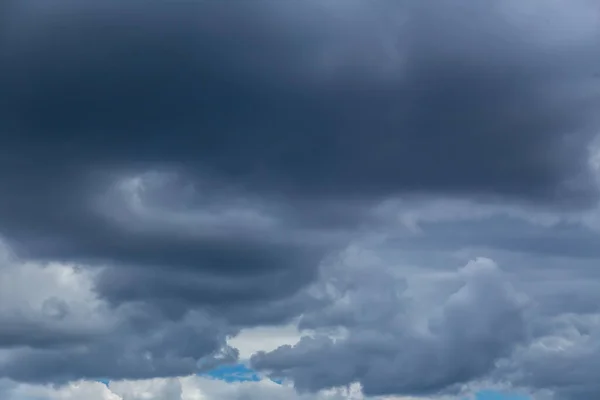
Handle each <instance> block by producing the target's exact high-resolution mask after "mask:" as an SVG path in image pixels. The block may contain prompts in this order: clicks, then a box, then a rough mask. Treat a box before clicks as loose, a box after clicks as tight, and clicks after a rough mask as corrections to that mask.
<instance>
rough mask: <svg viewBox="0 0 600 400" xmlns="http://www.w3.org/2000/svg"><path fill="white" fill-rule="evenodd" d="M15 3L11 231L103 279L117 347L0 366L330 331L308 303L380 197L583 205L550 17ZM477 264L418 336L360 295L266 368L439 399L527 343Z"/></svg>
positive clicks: (586, 95) (7, 38)
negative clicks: (457, 298) (249, 335)
mask: <svg viewBox="0 0 600 400" xmlns="http://www.w3.org/2000/svg"><path fill="white" fill-rule="evenodd" d="M6 4H8V6H6V7H5V9H3V11H4V10H6V12H4V13H3V14H4V15H3V16H2V17H1V18H3V19H1V20H0V21H2V22H1V23H2V26H1V27H0V28H1V29H0V139H1V146H0V192H1V193H2V196H0V233H1V234H2V235H3V237H4V239H5V240H6V242H7V243H9V244H10V246H11V247H12V248H13V249H14V250H15V251H16V252H17V253H18V254H19V255H20V256H22V257H23V258H27V259H36V260H43V261H62V262H75V263H80V264H84V265H86V264H87V265H93V266H94V267H98V268H99V269H98V270H95V271H96V272H97V274H96V275H94V290H95V292H96V293H97V294H98V295H99V297H100V299H99V300H101V301H107V302H108V304H110V306H112V309H113V310H116V311H115V312H118V310H122V309H126V310H128V311H127V312H123V314H119V316H120V318H121V320H120V323H119V324H118V325H119V329H116V330H115V331H113V333H112V334H108V335H106V334H104V335H100V338H98V337H96V336H93V335H92V337H88V336H85V337H83V338H82V339H81V340H82V341H83V342H84V343H85V344H84V345H81V346H73V347H70V348H67V349H61V350H60V351H58V350H56V349H54V348H52V346H51V345H50V343H51V342H50V341H48V338H52V337H53V336H52V334H53V332H51V331H47V330H45V329H46V328H43V329H42V328H40V330H41V333H40V335H38V336H35V335H32V336H30V339H28V342H29V344H33V345H34V346H32V347H31V348H19V349H18V351H17V352H15V353H11V354H9V356H8V357H6V358H2V359H0V376H9V377H10V378H12V379H16V380H23V381H52V380H68V379H76V378H80V377H87V378H93V377H99V376H101V375H102V376H110V377H114V378H141V377H151V376H170V375H178V374H190V373H194V372H195V371H196V370H198V369H199V368H200V367H199V366H198V362H199V361H201V360H203V359H204V357H209V358H210V356H211V355H212V353H213V352H214V351H217V350H218V348H219V347H220V346H222V345H223V343H224V340H225V338H226V336H228V335H232V334H235V333H236V332H237V330H238V329H239V328H241V327H243V326H252V325H253V324H258V323H262V324H276V323H278V322H283V321H286V322H287V321H289V320H290V319H291V318H293V317H295V316H298V315H299V314H301V313H302V312H306V311H311V313H309V314H308V315H309V316H310V315H312V316H313V320H312V324H314V327H317V328H318V327H319V326H321V325H327V324H332V322H331V321H328V320H327V318H329V317H330V316H329V315H326V314H327V311H328V309H327V308H325V311H323V314H319V313H318V312H317V311H315V310H318V309H322V308H323V305H324V304H328V303H327V301H326V300H324V299H322V298H318V297H314V296H312V295H311V294H309V292H308V291H306V287H307V285H309V283H310V282H312V281H314V280H315V279H317V277H318V276H319V275H318V270H317V267H318V266H319V261H320V260H321V259H322V258H323V257H324V256H325V255H327V254H328V252H334V251H335V250H336V249H338V248H339V246H340V245H341V244H343V243H344V241H345V240H346V239H347V238H348V232H349V231H352V230H353V229H354V228H361V229H366V228H373V226H372V225H369V224H370V223H371V222H372V221H371V220H369V219H368V217H367V216H368V210H369V207H370V206H372V205H374V204H377V203H378V202H380V201H382V200H385V199H386V198H387V197H388V196H393V195H405V194H406V195H409V194H410V195H415V194H416V195H424V196H426V197H427V196H454V195H456V196H463V197H470V198H474V199H477V200H479V199H487V198H494V199H500V200H506V201H511V202H513V201H514V202H518V203H521V202H525V203H530V204H531V203H536V204H539V205H543V206H549V205H551V206H559V207H581V206H585V205H589V204H590V203H591V202H593V201H594V200H595V199H596V189H595V186H594V185H593V177H592V176H591V173H590V171H589V170H588V166H587V156H588V154H587V145H588V143H589V141H590V139H591V135H592V134H595V133H596V131H595V129H594V123H596V122H597V121H596V119H597V117H596V114H597V112H596V110H595V106H597V105H598V103H597V96H596V95H597V93H596V92H594V90H595V89H597V86H594V85H595V83H594V82H595V81H594V79H593V73H594V72H595V71H596V70H597V69H598V68H597V66H598V64H597V63H598V56H597V51H596V50H597V48H598V47H597V46H596V45H597V44H598V43H597V40H596V39H591V40H588V39H586V38H585V37H582V38H579V37H577V36H576V35H575V33H573V35H574V36H573V37H572V40H571V39H569V40H562V41H561V40H558V39H556V38H555V37H552V35H550V34H548V32H546V31H544V29H542V28H543V27H541V26H540V24H541V23H542V22H543V21H542V19H543V18H533V20H532V21H527V22H526V23H523V21H521V23H517V22H516V20H515V19H514V18H512V17H513V16H514V15H513V14H514V13H517V12H518V10H512V11H511V10H510V9H507V10H508V11H507V10H504V11H506V12H503V9H502V7H500V8H498V7H492V6H489V5H486V4H481V3H478V2H475V1H460V2H459V3H457V4H456V6H455V5H445V4H441V3H438V2H428V1H427V2H405V3H403V4H402V5H399V4H398V3H396V2H392V1H382V2H380V3H378V4H374V3H372V2H363V1H355V2H341V1H340V2H335V1H334V2H327V4H325V3H319V2H296V3H292V2H265V1H257V2H243V3H242V2H236V3H235V5H234V3H231V2H227V3H225V2H216V1H215V2H210V1H203V2H197V3H186V4H185V5H182V4H169V5H167V4H166V3H163V4H153V5H148V4H143V3H142V2H137V1H125V2H116V1H109V2H102V4H100V3H98V2H91V1H88V2H73V1H58V2H54V3H53V4H52V5H51V6H49V5H48V4H46V3H45V2H42V1H35V0H31V1H23V2H10V3H6ZM6 15H8V18H7V17H6ZM4 21H6V23H4ZM569 38H571V37H570V36H569ZM595 96H596V97H595ZM365 221H366V222H365ZM365 225H366V227H365ZM501 239H503V240H505V241H506V242H509V241H510V238H509V239H506V238H505V237H504V236H503V237H502V238H501ZM473 240H475V239H473ZM482 240H483V239H482ZM536 240H537V239H536V238H532V239H531V240H530V241H529V242H527V244H526V245H527V247H535V248H547V247H548V246H549V244H548V243H549V242H547V241H544V243H541V242H538V241H536ZM475 242H476V243H479V242H477V240H475ZM514 242H515V240H513V241H512V242H510V243H508V244H506V245H505V247H515V246H517V245H520V246H525V245H524V244H523V243H522V242H519V243H516V244H515V243H514ZM499 247H502V244H500V246H499ZM552 247H553V248H554V247H555V246H554V243H553V244H552ZM577 249H579V247H578V248H577ZM485 271H487V272H485ZM485 271H484V272H483V275H482V276H483V278H482V279H479V278H477V277H478V276H480V275H477V274H475V275H476V277H475V278H473V279H474V280H473V281H471V280H468V283H467V284H466V286H465V287H466V289H464V290H466V292H467V294H466V296H467V299H466V300H465V301H464V302H462V303H461V302H459V304H456V303H452V304H449V305H448V304H447V305H446V306H447V307H446V308H445V309H444V313H443V315H442V316H441V317H440V319H439V321H437V323H438V325H437V326H432V327H431V329H433V330H434V331H435V334H434V335H433V336H432V337H425V336H419V335H415V336H413V337H408V336H406V334H405V332H404V328H405V326H393V327H390V326H388V325H387V324H390V323H392V322H393V321H392V320H390V319H389V318H388V317H390V316H395V314H394V312H395V310H396V308H395V307H400V306H402V305H403V304H402V302H401V301H400V300H398V299H396V298H394V297H393V296H392V297H389V298H384V299H377V298H373V297H371V296H375V294H377V293H380V292H385V293H387V292H386V291H385V290H389V292H390V293H392V292H394V288H392V287H389V284H390V283H387V282H386V280H385V279H386V278H387V276H386V275H385V274H384V275H382V277H383V278H382V279H383V280H376V279H375V280H376V283H377V285H371V286H367V289H368V293H366V292H360V295H359V296H358V298H356V299H355V302H354V303H352V305H353V306H355V307H356V309H357V310H362V309H376V310H377V312H378V313H379V314H377V313H375V314H374V315H373V316H372V317H371V318H370V319H369V318H367V320H363V319H361V318H363V317H362V316H361V315H359V314H360V313H359V314H351V315H336V316H335V317H336V318H342V322H343V323H344V324H347V325H349V326H348V327H349V328H350V333H349V337H348V338H347V339H345V340H343V341H341V342H336V343H333V342H331V341H329V340H328V339H314V340H305V341H303V342H302V343H301V345H299V346H298V347H296V348H292V349H289V348H288V349H285V348H284V349H280V350H278V351H276V352H274V353H271V354H261V355H259V356H257V357H256V358H255V362H256V364H257V366H261V367H265V368H272V369H275V370H278V372H281V373H282V374H283V375H287V376H292V377H293V378H295V380H296V385H297V386H298V387H299V388H302V389H307V390H315V389H318V388H321V387H327V386H331V385H335V384H343V383H348V382H350V381H353V380H359V381H361V382H362V383H363V385H364V387H365V390H366V391H367V392H369V393H373V394H377V393H400V392H402V393H426V392H427V393H430V392H431V393H432V392H435V391H437V390H444V389H448V388H449V387H452V386H453V385H454V384H456V383H466V382H468V381H470V380H473V379H478V378H481V377H483V376H485V375H486V374H488V372H490V371H491V370H492V369H493V367H494V363H495V362H496V361H497V360H498V359H500V358H502V357H505V356H507V355H508V354H509V353H510V352H511V350H512V349H513V347H514V345H515V344H516V343H520V342H521V341H522V340H523V337H524V331H525V329H524V327H523V315H522V309H521V308H520V304H518V302H516V300H515V298H513V297H512V293H508V292H504V287H503V286H502V287H501V286H497V285H500V283H498V282H496V281H495V280H494V279H493V278H490V277H489V276H488V275H487V274H488V273H489V271H488V270H485ZM343 275H344V274H343V273H341V274H340V276H343ZM491 275H493V276H495V275H494V273H491ZM340 279H341V278H340ZM469 279H471V278H469ZM365 280H366V281H367V282H368V279H366V278H365ZM390 282H392V283H394V282H395V281H393V280H391V281H390ZM395 283H397V282H395ZM386 285H388V286H386ZM367 289H365V290H367ZM461 293H464V291H463V292H461ZM482 304H485V306H486V307H485V308H486V310H483V309H482V308H481V305H482ZM147 310H151V311H147ZM198 310H210V312H208V314H207V315H205V314H202V313H200V314H201V315H200V316H198V314H197V313H198V312H200V311H198ZM137 313H142V315H141V316H140V315H139V314H137ZM146 313H147V314H146ZM194 316H195V317H194ZM193 317H194V318H197V319H198V320H199V321H200V322H198V320H196V321H193V320H190V318H193ZM467 320H469V321H471V322H467ZM309 322H310V318H309V317H305V323H306V324H308V323H309ZM337 322H339V320H338V321H337ZM467 323H472V324H474V325H473V326H474V328H475V329H474V330H473V333H468V332H464V331H463V329H462V328H463V327H464V326H465V324H467ZM15 326H18V325H15ZM499 327H500V328H499ZM384 328H389V329H390V330H391V334H390V336H389V337H379V336H377V335H375V334H374V333H373V330H374V329H375V330H381V329H384ZM149 329H151V330H154V331H156V332H157V333H156V337H152V338H150V339H148V341H146V340H140V338H141V337H142V336H143V335H144V334H145V332H147V331H148V330H149ZM30 330H31V329H29V331H30ZM500 333H502V334H500ZM2 335H4V336H2ZM44 335H46V336H44ZM470 335H471V336H470ZM9 336H10V332H8V333H7V331H2V330H1V329H0V340H2V338H3V337H4V338H5V339H6V338H7V337H9ZM24 337H27V335H25V336H23V337H21V340H22V342H21V343H19V344H25V343H24V342H23V341H24V340H25V339H23V338H24ZM192 339H193V340H192ZM65 340H67V339H65ZM15 343H16V342H15V335H12V336H10V338H9V339H7V340H4V342H3V343H0V346H2V347H7V346H8V345H10V346H13V345H15ZM52 343H53V342H52ZM188 343H191V344H190V345H189V346H188ZM136 344H137V345H136ZM136 346H137V347H136ZM473 346H475V347H476V349H475V350H476V351H473ZM405 349H409V351H405ZM379 354H389V355H390V356H392V355H393V356H395V357H396V358H395V359H391V358H389V357H387V356H380V355H379ZM423 354H425V357H424V358H423V357H422V356H423ZM323 356H326V357H328V358H326V359H323V358H322V357H323ZM232 358H234V357H232ZM115 359H117V360H120V361H119V362H118V363H117V367H115V366H114V365H115V363H114V360H115ZM428 360H433V361H431V363H433V364H431V363H430V361H428ZM457 360H462V361H457ZM411 363H412V364H411ZM457 363H458V364H457ZM296 364H298V365H296ZM57 365H58V366H59V367H57ZM302 365H309V366H311V368H305V367H303V366H302ZM407 366H411V367H410V369H407ZM415 366H416V367H415ZM326 367H330V368H329V369H328V370H327V371H325V370H324V368H326ZM413 367H414V368H413ZM394 371H395V372H394ZM392 372H394V373H397V374H399V375H401V377H402V379H396V378H397V376H396V375H393V376H392Z"/></svg>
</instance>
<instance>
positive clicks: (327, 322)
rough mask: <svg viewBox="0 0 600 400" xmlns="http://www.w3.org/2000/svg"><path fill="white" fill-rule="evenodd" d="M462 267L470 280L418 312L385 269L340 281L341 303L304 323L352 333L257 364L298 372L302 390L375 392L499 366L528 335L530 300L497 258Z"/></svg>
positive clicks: (411, 391) (446, 382) (455, 381)
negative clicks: (503, 273) (357, 388)
mask: <svg viewBox="0 0 600 400" xmlns="http://www.w3.org/2000/svg"><path fill="white" fill-rule="evenodd" d="M346 273H348V272H346ZM370 274H372V275H370ZM459 274H460V276H461V279H462V280H463V286H462V287H460V288H459V289H458V291H456V292H455V293H453V294H452V295H451V296H450V297H449V298H447V300H446V302H445V303H444V304H443V305H442V306H441V307H440V308H439V311H434V312H433V313H431V314H429V315H428V316H426V317H424V316H421V317H420V318H416V317H417V316H416V315H413V314H414V309H413V310H411V302H412V301H415V300H414V299H411V298H410V297H409V296H406V295H404V294H402V289H403V286H404V285H403V284H402V282H398V281H397V279H394V277H393V275H389V274H385V273H382V272H381V271H377V272H375V273H374V272H373V271H372V270H371V271H369V270H365V271H362V272H361V273H360V274H358V276H353V277H352V280H351V281H350V284H351V286H349V287H346V285H344V284H343V283H342V284H341V287H340V286H338V287H337V288H338V290H340V293H339V296H340V299H339V300H340V301H339V302H336V303H334V305H333V306H332V308H326V309H324V310H323V311H320V312H317V313H316V314H312V315H311V314H310V313H309V314H307V315H306V316H305V317H304V322H303V323H302V324H301V326H305V327H310V328H313V329H314V328H317V329H322V328H327V327H344V328H346V329H347V335H346V336H345V337H343V338H341V339H337V340H333V339H331V338H328V337H327V336H317V337H314V338H310V337H305V338H303V339H302V340H301V341H300V342H299V343H298V344H297V345H295V346H293V347H291V346H283V347H280V348H278V349H277V350H274V351H273V352H271V353H264V352H261V353H257V354H255V355H254V356H253V357H252V365H253V366H254V367H256V368H259V369H264V370H269V371H272V372H271V373H272V374H273V375H274V376H283V377H287V378H291V379H293V381H294V383H295V385H296V387H297V388H298V389H299V390H309V391H316V390H320V389H325V388H330V387H336V386H343V385H348V384H350V383H354V382H359V383H360V384H361V385H362V387H363V391H364V392H365V394H368V395H389V394H400V395H427V394H438V393H440V392H443V391H447V390H456V386H455V385H459V384H465V383H468V382H470V381H472V380H477V379H481V378H483V377H485V376H486V374H488V373H490V372H492V371H493V370H494V366H495V363H496V362H497V361H498V360H500V359H502V358H504V357H508V356H510V354H511V352H512V350H513V349H514V348H515V346H516V345H517V344H519V343H523V342H525V341H526V340H527V334H528V333H527V324H526V307H527V303H526V301H525V299H524V298H522V297H521V295H519V294H518V293H517V292H516V291H515V290H514V289H513V288H512V287H511V286H510V284H509V283H508V282H507V281H506V280H504V279H503V278H502V276H501V274H500V272H499V271H498V270H497V269H496V266H495V265H494V264H493V262H492V261H491V260H486V259H479V260H476V261H473V262H471V263H469V264H468V265H467V266H466V267H465V268H464V269H462V270H461V271H460V273H459ZM346 279H347V278H346ZM343 280H344V279H342V281H343ZM333 285H334V286H335V285H336V283H333ZM411 311H412V312H411Z"/></svg>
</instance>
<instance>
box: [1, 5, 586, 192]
mask: <svg viewBox="0 0 600 400" xmlns="http://www.w3.org/2000/svg"><path fill="white" fill-rule="evenodd" d="M67 4H68V3H67ZM309 4H310V3H309ZM382 4H383V3H382ZM469 6H470V8H471V9H472V13H473V15H471V16H470V17H469V16H467V15H464V16H463V14H464V13H463V12H462V11H461V8H460V7H449V6H439V7H433V6H414V7H399V6H396V7H394V6H392V5H389V4H387V5H386V6H385V7H380V8H381V10H377V11H376V12H375V11H371V12H369V13H367V15H368V16H365V17H360V16H357V15H354V14H352V13H349V15H350V16H349V18H348V19H349V20H348V21H344V20H342V22H339V21H336V16H337V14H341V13H342V12H341V11H336V9H335V7H332V8H331V9H327V8H325V7H322V9H319V8H318V7H316V6H315V7H311V6H309V5H306V6H300V5H294V6H290V8H291V9H290V10H287V12H284V11H285V7H282V6H278V7H275V6H274V5H273V4H272V3H268V2H259V3H256V5H254V6H250V5H248V4H245V5H243V6H236V7H231V6H229V5H228V6H223V5H218V4H217V3H215V2H202V3H198V4H195V5H188V6H174V5H173V6H171V7H167V6H165V5H162V6H149V7H144V9H142V8H141V7H140V6H139V5H134V3H129V2H128V3H127V5H124V6H121V7H115V6H114V5H113V6H112V7H111V6H105V7H102V6H96V7H92V6H89V8H87V7H83V6H80V7H74V6H72V5H70V6H69V5H65V6H63V7H58V6H57V7H56V8H57V10H50V11H48V10H45V11H37V12H36V11H35V10H36V8H33V11H23V12H22V14H24V15H21V14H19V13H17V12H15V14H16V15H19V17H15V21H16V22H15V25H16V26H14V27H13V29H11V30H9V34H8V35H7V36H8V40H7V43H5V45H4V51H3V52H2V61H3V67H2V76H3V88H4V93H5V96H6V94H8V96H9V98H10V104H8V105H7V106H6V107H5V108H4V110H3V114H4V121H3V126H4V129H3V130H4V131H6V132H9V138H8V139H7V140H6V143H8V144H9V146H8V148H7V149H6V150H5V151H4V152H5V153H7V152H9V151H10V154H11V155H12V156H13V157H18V156H21V155H22V156H27V157H28V158H29V157H35V158H39V162H50V161H52V163H54V164H56V163H58V164H61V163H64V164H65V167H68V168H82V167H83V168H84V170H85V169H86V168H90V167H92V166H98V165H99V164H100V165H102V164H103V163H110V164H117V165H118V164H122V163H133V162H153V161H155V162H172V163H178V164H182V165H184V166H185V167H187V168H190V169H191V170H194V169H201V170H202V171H209V172H210V173H214V174H215V175H217V176H220V177H222V178H224V179H227V180H231V181H233V182H238V183H239V182H242V183H244V184H246V185H249V186H250V187H252V188H257V189H264V190H268V191H269V190H271V191H272V190H275V191H283V192H289V193H296V194H302V195H322V194H329V195H332V194H335V195H338V196H340V195H343V194H351V195H363V196H372V195H383V194H391V193H402V192H406V191H419V192H425V193H475V194H492V195H508V196H513V197H516V198H525V199H532V198H535V199H540V200H541V199H545V200H550V199H553V200H557V199H556V198H555V197H557V196H558V198H560V199H563V200H571V201H575V200H582V199H581V196H583V197H584V198H585V197H586V196H587V195H590V193H589V191H590V190H592V189H591V188H590V187H588V186H586V185H585V180H586V171H585V165H584V164H585V154H584V152H585V144H586V138H587V136H586V134H587V133H592V132H589V131H588V130H589V128H590V127H589V126H588V124H589V123H590V122H591V117H592V116H593V114H592V112H593V108H592V107H590V104H584V103H582V100H583V99H580V98H573V97H572V95H570V94H569V93H568V92H561V91H560V89H559V87H558V86H560V85H558V84H557V82H558V80H560V82H561V85H563V84H565V83H566V86H568V85H569V84H573V83H575V84H577V83H581V82H582V81H585V80H586V78H589V77H590V74H591V73H592V71H588V70H586V68H573V67H572V66H571V63H567V62H565V61H564V60H563V59H562V57H563V56H570V57H580V58H583V57H584V56H585V54H584V55H581V54H580V52H581V50H580V49H573V50H569V51H566V50H565V49H563V48H561V47H560V46H556V48H553V47H552V46H550V47H549V48H542V49H538V48H537V47H536V46H535V43H533V44H531V43H529V42H528V41H527V36H526V35H527V34H528V33H529V32H527V31H522V30H521V29H519V28H518V27H516V28H515V27H512V26H511V25H510V22H509V21H505V20H503V18H502V15H501V14H499V12H496V11H494V10H493V9H492V8H490V7H485V6H475V5H472V4H470V5H469ZM339 7H340V8H342V9H343V6H342V5H340V6H339ZM438 8H439V9H438ZM72 9H75V10H76V11H75V12H73V11H72ZM384 12H388V13H392V12H395V13H406V14H407V20H408V22H406V23H404V24H403V25H402V26H401V27H395V26H386V25H390V24H391V23H389V22H387V21H385V20H383V21H378V19H382V18H383V13H384ZM28 13H29V14H30V15H33V16H32V17H29V18H27V14H28ZM292 13H295V14H296V15H300V16H292V15H291V14H292ZM336 13H337V14H336ZM347 13H348V12H347ZM496 13H498V15H496ZM467 18H469V19H467ZM470 18H472V19H470ZM340 19H341V18H340ZM34 21H35V27H34V26H33V25H32V24H33V23H34ZM381 22H383V23H384V29H385V30H384V31H383V33H381V34H380V35H375V34H372V33H369V32H368V29H374V28H375V27H376V25H375V24H377V23H381ZM17 23H18V24H17ZM352 24H355V25H356V27H357V28H356V30H357V31H358V33H354V34H349V29H348V28H349V27H350V26H352ZM474 32H477V34H476V35H474ZM348 34H349V37H346V36H348ZM361 37H362V40H360V38H361ZM382 42H389V43H391V44H392V45H393V47H392V49H393V51H394V52H395V53H397V58H398V60H399V61H394V60H391V59H390V56H391V55H390V54H389V51H390V50H389V49H387V50H386V49H385V46H384V44H385V43H383V44H382ZM550 45H552V43H550ZM384 50H386V51H387V53H386V52H385V51H384ZM545 51H547V52H548V53H545ZM552 51H555V52H557V54H555V53H553V52H552ZM578 51H579V52H578ZM361 52H367V54H364V55H363V57H359V56H360V55H361V54H362V53H361ZM326 56H329V57H330V58H332V60H331V61H327V59H326ZM386 68H387V70H386ZM433 116H435V117H433ZM573 133H575V137H568V136H567V135H569V134H573ZM34 143H35V144H34ZM9 149H10V150H9ZM5 156H6V155H5ZM572 178H577V180H578V181H580V182H579V183H580V184H582V185H583V187H579V188H568V187H566V186H565V185H566V184H567V181H568V180H569V179H572Z"/></svg>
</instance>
